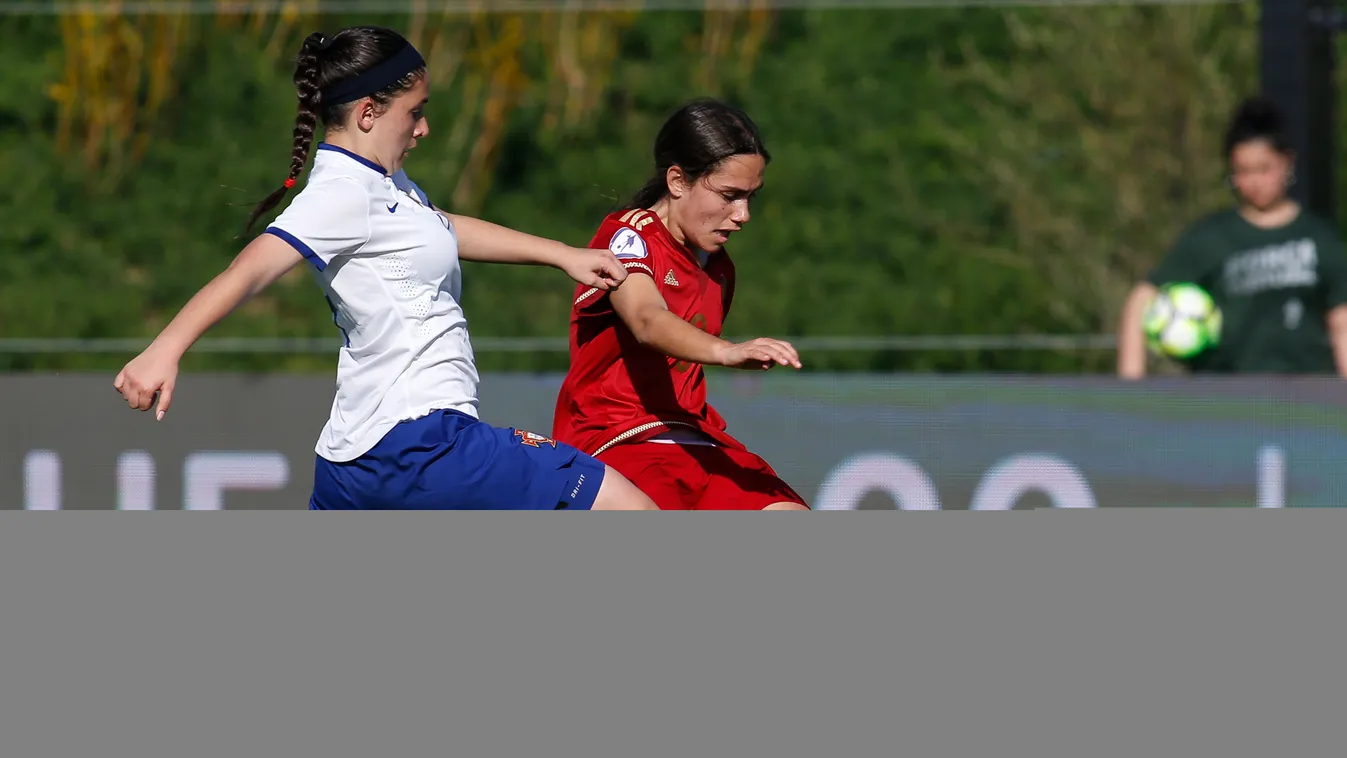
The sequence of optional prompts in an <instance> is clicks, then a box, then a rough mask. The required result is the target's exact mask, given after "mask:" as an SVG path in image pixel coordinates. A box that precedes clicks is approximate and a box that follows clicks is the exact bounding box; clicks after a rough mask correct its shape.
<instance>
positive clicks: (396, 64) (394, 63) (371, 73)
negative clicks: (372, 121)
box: [323, 43, 426, 105]
mask: <svg viewBox="0 0 1347 758" xmlns="http://www.w3.org/2000/svg"><path fill="white" fill-rule="evenodd" d="M425 65H426V62H425V60H423V59H422V58H421V54H420V53H418V52H417V51H416V48H414V47H412V45H411V44H410V43H408V44H407V46H406V47H404V48H402V49H401V50H399V51H398V52H397V53H395V54H394V55H393V56H392V57H390V58H389V59H388V60H386V61H384V62H383V63H380V64H378V65H376V66H374V67H373V68H371V69H370V70H368V71H365V72H363V73H360V74H356V75H355V76H352V77H349V78H347V79H342V80H341V81H337V82H333V83H332V85H331V86H329V87H327V88H326V89H324V90H323V105H341V104H342V103H349V102H351V101H353V100H359V99H360V98H362V97H369V96H370V95H373V94H374V93H375V92H378V91H379V90H382V89H384V88H386V87H388V86H389V85H392V84H396V83H397V82H398V81H400V80H401V79H402V77H404V76H406V75H407V74H410V73H411V72H413V71H415V70H417V69H419V68H423V67H424V66H425Z"/></svg>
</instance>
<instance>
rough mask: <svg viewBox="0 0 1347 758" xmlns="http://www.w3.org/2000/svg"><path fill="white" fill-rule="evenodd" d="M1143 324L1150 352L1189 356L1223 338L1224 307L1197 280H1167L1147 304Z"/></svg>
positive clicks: (1179, 358) (1211, 346)
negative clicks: (1194, 282)
mask: <svg viewBox="0 0 1347 758" xmlns="http://www.w3.org/2000/svg"><path fill="white" fill-rule="evenodd" d="M1142 326H1143V328H1144V329H1145V331H1146V345H1147V346H1148V347H1149V348H1150V349H1151V352H1153V353H1155V354H1156V355H1160V356H1164V357H1166V358H1175V359H1178V360H1187V359H1189V358H1193V357H1194V356H1196V355H1198V354H1199V353H1201V352H1203V351H1204V350H1208V349H1210V348H1213V347H1215V346H1216V345H1217V344H1218V343H1219V342H1220V341H1221V310H1220V309H1219V308H1217V307H1216V301H1214V300H1212V298H1211V295H1209V294H1207V291H1206V290H1204V289H1202V288H1201V287H1199V286H1197V285H1196V284H1188V283H1186V282H1176V283H1171V284H1166V285H1164V286H1163V287H1161V288H1160V291H1159V292H1158V293H1156V295H1155V299H1154V300H1152V301H1151V304H1150V305H1149V306H1148V307H1147V308H1146V314H1145V316H1144V317H1143V321H1142Z"/></svg>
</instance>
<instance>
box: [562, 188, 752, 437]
mask: <svg viewBox="0 0 1347 758" xmlns="http://www.w3.org/2000/svg"><path fill="white" fill-rule="evenodd" d="M589 245H590V247H592V248H599V249H602V248H605V247H606V248H608V249H609V250H612V251H613V254H614V255H616V256H617V258H618V260H619V261H621V262H622V264H623V265H624V266H625V267H626V268H627V271H628V273H629V275H630V276H642V275H644V276H649V277H650V278H652V279H654V280H655V285H656V286H658V287H659V291H660V294H661V295H663V296H664V302H665V303H667V304H668V307H669V311H670V312H672V313H673V314H674V315H676V316H678V317H679V318H682V319H683V320H684V321H687V322H688V323H690V324H692V325H693V326H696V327H697V328H699V329H701V330H703V331H705V332H707V333H709V334H713V335H716V336H720V332H721V326H722V324H723V323H724V320H725V314H726V313H728V312H729V309H730V301H731V299H732V297H733V295H734V264H733V263H732V262H731V261H730V258H729V255H728V254H727V253H725V252H724V251H723V250H722V251H721V252H718V253H714V254H712V255H711V256H710V257H709V259H708V261H707V263H706V265H705V266H703V265H702V264H701V261H700V260H699V259H698V257H697V255H696V254H695V253H693V252H692V251H690V250H689V249H688V248H687V247H685V246H684V245H682V244H680V243H678V242H677V241H676V240H675V239H674V238H673V236H672V235H670V233H669V230H668V229H667V228H666V227H665V226H664V224H663V223H662V222H661V221H660V220H659V217H658V216H656V215H655V214H654V213H651V212H650V211H646V210H627V211H620V212H618V213H614V214H612V215H610V216H609V217H608V218H606V219H604V222H603V224H602V225H601V226H600V227H599V231H598V233H597V234H595V235H594V239H593V240H591V241H590V243H589ZM570 353H571V368H570V371H569V373H567V375H566V381H565V382H564V383H563V384H562V386H561V392H560V393H559V394H558V395H557V407H556V416H555V418H554V420H553V432H552V433H553V436H555V437H556V438H557V439H558V440H561V441H563V442H566V443H569V444H571V445H574V446H575V447H577V448H579V449H580V450H583V451H584V452H586V453H589V454H591V455H598V454H599V453H601V452H603V451H605V450H607V449H609V448H610V447H612V446H613V445H616V444H619V443H628V442H641V441H643V440H646V439H649V438H650V437H653V436H655V435H658V434H660V433H662V432H665V431H668V430H669V429H670V428H679V427H684V428H686V427H692V428H694V429H697V430H699V431H701V432H702V433H704V434H706V435H708V436H709V437H711V438H712V439H714V440H715V441H716V442H717V443H719V444H722V445H727V446H731V447H735V448H741V449H742V448H743V445H741V444H740V443H739V442H738V441H737V440H735V439H734V438H733V437H731V436H730V435H729V434H727V433H726V432H725V420H724V419H723V418H721V416H720V414H719V413H717V412H716V410H715V409H714V408H712V407H711V406H710V405H709V404H708V403H707V402H706V372H705V371H704V370H703V368H702V366H701V365H699V364H695V363H687V362H685V361H678V360H675V359H673V358H670V357H668V356H666V355H664V354H663V353H660V352H658V351H656V350H652V349H650V348H648V347H645V346H643V345H641V344H640V343H639V342H637V341H636V337H635V336H634V335H632V333H631V330H630V329H628V328H627V325H626V324H624V323H623V322H622V319H621V318H619V317H618V315H617V313H616V312H615V311H614V310H613V307H612V303H611V302H609V299H608V296H607V294H606V293H604V292H601V291H599V290H596V289H594V288H591V287H585V286H584V285H579V286H577V287H576V290H575V298H574V303H573V305H572V307H571V344H570Z"/></svg>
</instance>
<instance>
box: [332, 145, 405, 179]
mask: <svg viewBox="0 0 1347 758" xmlns="http://www.w3.org/2000/svg"><path fill="white" fill-rule="evenodd" d="M318 149H319V150H327V151H329V152H333V153H339V154H341V155H344V156H346V157H347V158H350V159H351V160H353V161H355V162H356V163H359V164H360V165H362V166H364V167H365V168H368V169H370V170H372V171H378V172H379V176H388V170H387V169H385V168H384V167H383V166H380V165H379V164H377V163H375V162H374V161H372V160H370V159H369V158H364V157H361V156H359V155H356V154H355V153H353V152H351V151H350V150H347V149H346V148H343V147H337V146H336V145H329V144H328V143H326V142H320V143H318Z"/></svg>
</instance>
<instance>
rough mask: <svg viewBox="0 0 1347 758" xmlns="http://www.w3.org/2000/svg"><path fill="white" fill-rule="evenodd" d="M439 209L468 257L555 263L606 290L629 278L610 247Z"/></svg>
mask: <svg viewBox="0 0 1347 758" xmlns="http://www.w3.org/2000/svg"><path fill="white" fill-rule="evenodd" d="M440 213H443V214H444V215H445V217H446V218H448V219H449V221H450V222H451V223H453V225H454V229H455V231H456V232H457V233H458V257H459V258H462V259H463V260H465V261H479V262H486V263H523V264H531V265H537V266H552V267H553V268H558V269H561V270H562V271H564V272H566V275H567V276H569V277H571V278H572V279H574V280H575V281H577V282H579V283H581V284H583V285H585V286H586V287H596V288H598V289H600V290H603V291H608V290H613V289H617V287H618V285H620V284H622V282H623V281H624V280H625V279H626V278H627V270H626V269H625V268H623V267H622V264H621V263H619V262H618V260H617V256H615V255H613V253H612V252H611V251H608V250H592V249H590V248H585V247H571V246H570V245H567V244H564V243H561V242H557V241H556V240H550V239H546V238H544V237H535V236H534V235H532V234H526V233H524V232H520V231H515V230H514V229H510V228H509V227H504V226H501V225H500V224H493V223H491V222H490V221H483V220H481V219H479V218H472V217H471V216H457V215H452V214H449V213H445V212H444V211H440Z"/></svg>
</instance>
